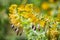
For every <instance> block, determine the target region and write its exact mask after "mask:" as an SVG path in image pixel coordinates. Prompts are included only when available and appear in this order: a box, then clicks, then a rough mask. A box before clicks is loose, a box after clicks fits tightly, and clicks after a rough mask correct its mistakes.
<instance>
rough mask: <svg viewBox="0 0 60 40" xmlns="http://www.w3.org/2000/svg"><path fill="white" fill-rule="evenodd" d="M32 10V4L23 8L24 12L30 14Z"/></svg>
mask: <svg viewBox="0 0 60 40" xmlns="http://www.w3.org/2000/svg"><path fill="white" fill-rule="evenodd" d="M32 10H33V4H27V5H26V6H25V11H27V12H31V11H32Z"/></svg>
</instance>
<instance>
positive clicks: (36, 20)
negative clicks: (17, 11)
mask: <svg viewBox="0 0 60 40" xmlns="http://www.w3.org/2000/svg"><path fill="white" fill-rule="evenodd" d="M30 19H31V20H30V21H31V22H32V23H34V24H35V23H37V22H38V19H37V18H36V17H32V18H30Z"/></svg>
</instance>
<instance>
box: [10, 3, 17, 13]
mask: <svg viewBox="0 0 60 40" xmlns="http://www.w3.org/2000/svg"><path fill="white" fill-rule="evenodd" d="M16 8H17V5H16V4H13V5H11V6H10V7H9V12H11V13H12V12H13V11H14V10H15V9H16Z"/></svg>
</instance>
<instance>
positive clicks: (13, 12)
mask: <svg viewBox="0 0 60 40" xmlns="http://www.w3.org/2000/svg"><path fill="white" fill-rule="evenodd" d="M16 8H17V5H15V4H14V5H11V7H10V8H9V12H10V14H9V19H10V22H11V23H12V24H13V25H14V26H18V27H19V26H20V19H19V16H18V14H16V13H17V12H16Z"/></svg>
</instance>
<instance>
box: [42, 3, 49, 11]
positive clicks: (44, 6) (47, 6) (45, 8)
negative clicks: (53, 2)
mask: <svg viewBox="0 0 60 40" xmlns="http://www.w3.org/2000/svg"><path fill="white" fill-rule="evenodd" d="M48 8H49V4H48V3H46V2H44V3H42V9H44V10H47V9H48Z"/></svg>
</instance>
